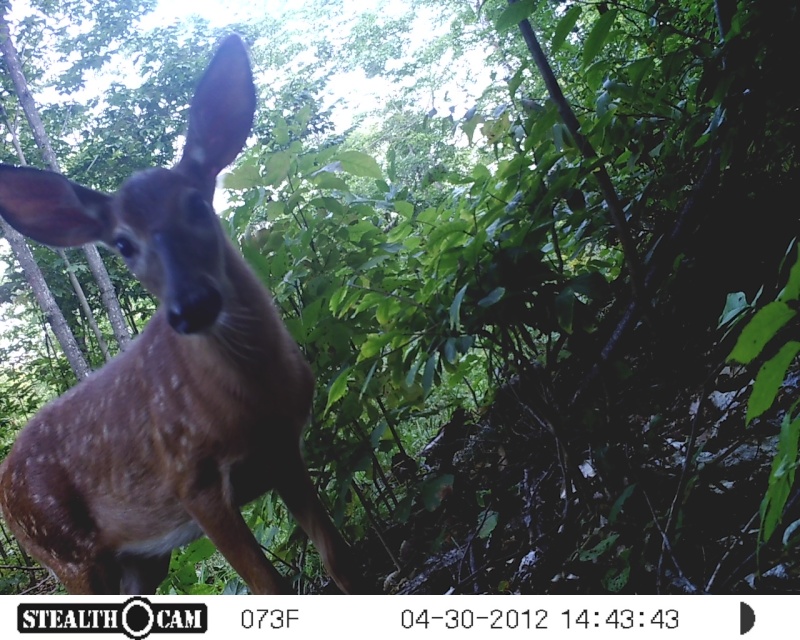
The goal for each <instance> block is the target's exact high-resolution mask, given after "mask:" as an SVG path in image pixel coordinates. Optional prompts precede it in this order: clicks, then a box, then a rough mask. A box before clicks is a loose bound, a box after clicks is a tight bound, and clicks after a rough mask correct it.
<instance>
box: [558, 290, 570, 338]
mask: <svg viewBox="0 0 800 640" xmlns="http://www.w3.org/2000/svg"><path fill="white" fill-rule="evenodd" d="M555 307H556V318H558V325H559V326H560V327H561V328H562V329H563V330H564V331H566V332H567V333H572V322H573V319H574V317H575V293H574V292H573V291H572V289H570V288H569V287H567V288H566V289H564V291H562V292H561V293H559V294H558V296H556V301H555Z"/></svg>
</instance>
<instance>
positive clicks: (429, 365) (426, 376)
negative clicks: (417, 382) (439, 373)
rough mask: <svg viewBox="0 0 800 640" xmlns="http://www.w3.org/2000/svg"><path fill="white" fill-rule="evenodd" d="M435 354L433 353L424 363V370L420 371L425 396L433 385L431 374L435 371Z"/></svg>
mask: <svg viewBox="0 0 800 640" xmlns="http://www.w3.org/2000/svg"><path fill="white" fill-rule="evenodd" d="M436 356H437V354H435V353H434V354H433V355H432V356H431V357H430V358H428V361H427V362H426V363H425V371H424V372H423V373H422V391H423V393H424V394H425V395H426V396H427V395H428V394H429V393H430V391H431V387H433V374H434V373H435V372H436Z"/></svg>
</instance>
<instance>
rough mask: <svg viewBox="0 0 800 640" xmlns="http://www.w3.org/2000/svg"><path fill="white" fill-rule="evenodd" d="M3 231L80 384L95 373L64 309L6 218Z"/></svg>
mask: <svg viewBox="0 0 800 640" xmlns="http://www.w3.org/2000/svg"><path fill="white" fill-rule="evenodd" d="M0 228H2V230H3V234H4V235H5V237H6V239H7V240H8V244H10V245H11V250H12V251H13V252H14V255H15V256H16V257H17V261H18V262H19V264H20V266H21V267H22V272H23V273H24V274H25V279H26V280H27V281H28V284H29V285H30V287H31V290H32V291H33V295H34V296H35V298H36V302H38V303H39V306H40V307H41V308H42V312H43V313H44V316H45V318H46V319H47V322H48V323H50V326H51V327H52V328H53V333H54V334H55V335H56V338H57V339H58V342H59V344H60V345H61V348H62V349H63V350H64V355H66V356H67V361H68V362H69V366H70V367H72V370H73V371H74V372H75V375H76V376H77V378H78V380H81V379H82V378H85V377H86V376H88V375H89V374H90V373H91V369H89V365H88V364H87V363H86V359H85V358H84V357H83V354H82V353H81V350H80V347H78V343H77V342H76V340H75V336H74V335H72V331H70V328H69V325H68V324H67V320H66V318H65V317H64V314H63V313H61V309H59V307H58V304H56V300H55V298H54V297H53V294H52V293H51V292H50V288H49V287H48V286H47V282H45V280H44V276H43V275H42V271H41V269H39V265H38V264H36V260H34V258H33V254H32V253H31V250H30V247H28V245H27V244H26V243H25V239H24V238H23V237H22V235H20V234H19V233H17V232H16V231H15V230H14V229H12V228H11V226H10V225H9V224H8V223H7V222H6V221H5V220H3V219H2V218H0Z"/></svg>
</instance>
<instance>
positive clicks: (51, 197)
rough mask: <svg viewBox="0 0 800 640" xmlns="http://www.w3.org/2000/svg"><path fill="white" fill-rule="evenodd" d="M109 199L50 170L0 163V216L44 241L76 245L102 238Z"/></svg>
mask: <svg viewBox="0 0 800 640" xmlns="http://www.w3.org/2000/svg"><path fill="white" fill-rule="evenodd" d="M110 201H111V198H110V197H109V196H107V195H105V194H104V193H100V192H98V191H92V190H91V189H87V188H86V187H82V186H80V185H78V184H75V183H74V182H71V181H69V180H67V179H66V178H65V177H64V176H62V175H60V174H58V173H53V172H52V171H41V170H39V169H32V168H30V167H12V166H9V165H0V215H2V216H3V218H5V219H6V221H7V222H8V223H9V224H10V225H11V226H12V227H14V228H15V229H16V230H17V231H19V232H20V233H21V234H22V235H24V236H27V237H29V238H32V239H34V240H36V241H38V242H42V243H44V244H49V245H51V246H54V247H77V246H80V245H82V244H87V243H89V242H96V241H98V240H104V239H105V237H106V233H107V230H108V226H109V217H110V215H109V213H110Z"/></svg>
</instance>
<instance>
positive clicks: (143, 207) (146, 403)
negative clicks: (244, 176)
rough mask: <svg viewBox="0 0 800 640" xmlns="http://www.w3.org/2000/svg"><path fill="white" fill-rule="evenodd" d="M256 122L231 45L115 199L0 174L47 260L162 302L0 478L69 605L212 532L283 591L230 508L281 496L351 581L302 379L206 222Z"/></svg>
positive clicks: (260, 290) (266, 299) (7, 199)
mask: <svg viewBox="0 0 800 640" xmlns="http://www.w3.org/2000/svg"><path fill="white" fill-rule="evenodd" d="M255 108H256V91H255V87H254V83H253V76H252V71H251V67H250V61H249V56H248V53H247V49H246V48H245V45H244V43H243V42H242V40H241V39H240V37H239V36H237V35H231V36H229V37H227V38H226V39H225V40H223V41H222V43H221V44H220V45H219V47H218V49H217V51H216V53H215V55H214V57H213V58H212V60H211V62H210V63H209V65H208V67H207V68H206V71H205V73H204V74H203V76H202V77H201V79H200V81H199V83H198V85H197V87H196V90H195V93H194V97H193V98H192V100H191V104H190V107H189V116H188V129H187V133H186V141H185V146H184V149H183V152H182V155H181V157H180V160H179V161H178V162H177V164H176V165H175V166H173V167H172V168H170V169H166V168H157V167H153V168H149V169H146V170H143V171H141V172H138V173H134V174H133V175H132V176H131V177H129V178H128V179H127V180H126V181H125V182H123V184H122V186H121V187H120V188H119V190H118V191H117V192H116V193H114V194H111V195H109V194H106V193H101V192H99V191H95V190H92V189H90V188H88V187H84V186H81V185H79V184H77V183H74V182H72V181H70V180H69V179H67V178H66V177H64V176H63V175H61V174H58V173H53V172H49V171H45V170H39V169H35V168H31V167H14V166H9V165H1V166H0V215H2V216H3V217H4V218H5V219H6V220H7V221H8V223H9V224H10V225H11V226H12V227H14V228H15V229H16V230H17V231H19V232H20V233H22V234H23V235H25V236H27V237H29V238H31V239H33V240H35V241H38V242H40V243H43V244H45V245H50V246H54V247H75V246H80V245H83V244H86V243H90V242H100V243H103V244H105V245H107V246H109V247H110V248H112V249H113V250H115V251H116V252H117V253H118V254H119V255H120V256H121V257H122V259H123V260H124V262H125V263H126V265H127V267H128V268H129V270H130V271H131V272H132V274H133V275H134V276H135V277H136V278H138V279H139V280H140V281H141V282H142V284H143V285H144V286H145V287H146V289H147V290H148V291H149V292H151V293H152V294H153V295H154V296H155V297H156V299H157V300H158V302H159V304H158V308H157V310H156V312H155V314H154V315H153V317H152V318H151V319H150V320H149V322H148V323H147V325H146V326H145V328H144V330H143V331H142V332H141V333H140V335H138V336H137V337H136V338H135V339H134V340H133V341H132V343H131V345H130V346H129V347H128V348H127V349H126V350H125V351H123V352H122V353H120V354H118V355H117V356H116V357H115V358H113V359H111V360H110V361H109V362H108V363H106V364H105V366H103V367H102V368H101V369H99V370H98V371H96V372H94V373H92V374H91V375H90V376H88V377H87V378H85V379H84V380H82V381H81V382H79V383H78V384H77V385H76V386H74V387H72V388H71V389H70V390H68V391H67V392H66V393H64V394H63V395H62V396H60V397H58V398H56V399H55V400H53V401H52V402H51V403H49V404H47V405H45V407H44V408H42V409H41V410H40V411H39V412H38V413H37V414H36V415H35V416H34V417H33V418H32V419H31V420H30V421H29V422H28V424H27V425H26V426H25V427H24V428H23V429H22V430H21V431H20V433H19V435H18V437H17V438H16V441H15V443H14V444H13V446H12V448H11V451H10V452H9V455H8V456H7V457H6V459H5V460H4V461H3V463H2V466H0V506H1V507H2V513H3V516H4V518H5V521H6V523H7V524H8V526H9V528H10V529H11V531H12V532H13V534H14V535H15V537H16V539H17V540H18V542H19V543H20V545H21V547H22V548H24V549H25V550H27V552H28V553H29V554H30V555H31V556H33V557H34V558H35V559H37V560H38V561H39V562H40V563H41V564H42V565H43V566H44V567H46V568H48V569H49V570H50V571H51V572H52V573H54V574H55V576H56V577H57V578H58V580H59V581H60V582H61V583H62V584H63V586H64V588H65V589H66V590H67V591H68V592H69V593H72V594H153V593H155V591H156V589H157V587H158V586H159V585H160V584H161V583H162V582H163V580H164V579H165V578H166V577H167V573H168V567H169V560H170V554H171V552H172V550H173V549H175V548H178V547H180V546H182V545H185V544H187V543H189V542H191V541H193V540H195V539H197V538H199V537H201V536H202V535H206V536H207V537H208V538H209V539H210V540H211V541H212V542H213V543H214V545H216V548H217V549H218V550H219V551H220V552H221V553H222V555H223V556H224V557H225V559H226V560H227V561H228V562H229V563H230V565H231V567H232V568H233V569H234V571H236V572H237V573H238V575H239V576H240V577H241V578H242V579H243V580H244V582H245V583H246V584H247V586H248V588H249V590H250V592H251V593H254V594H280V593H292V589H291V585H290V583H289V582H288V580H287V579H286V578H284V577H283V576H282V575H281V573H280V572H279V571H278V570H277V569H276V568H275V567H274V566H273V564H272V563H271V562H270V561H269V560H268V559H267V557H266V556H265V554H264V552H263V550H262V548H261V546H260V544H259V543H258V541H257V540H256V538H255V536H254V535H253V533H252V532H251V530H250V529H249V527H248V526H247V523H246V522H245V520H244V518H243V516H242V513H241V510H240V509H241V507H242V506H243V505H245V504H247V503H249V502H252V501H253V500H255V499H256V498H258V497H259V496H262V495H263V494H265V493H266V492H267V491H269V490H275V491H277V493H278V495H279V496H280V497H281V499H282V500H283V501H284V503H285V504H286V506H287V508H288V510H289V512H290V513H291V514H292V515H293V517H294V518H295V520H296V521H297V523H298V524H299V525H300V527H301V528H302V529H303V530H304V531H305V532H306V534H307V535H308V536H309V538H310V539H311V541H312V543H313V544H314V546H315V547H316V548H317V550H318V552H319V554H320V557H321V559H322V562H323V564H324V566H325V568H326V570H327V571H328V573H329V574H330V576H331V577H332V578H333V580H334V581H335V583H336V585H337V586H338V587H339V589H341V591H343V592H344V593H354V592H356V590H357V584H359V582H360V579H359V577H358V575H357V573H356V570H355V564H354V561H353V554H352V551H351V549H350V547H349V545H348V544H347V543H346V542H345V540H344V538H343V537H342V535H341V534H340V532H339V531H338V530H337V528H336V527H335V525H334V524H333V522H332V520H331V518H330V517H329V516H328V513H327V512H326V510H325V507H324V506H323V504H322V502H321V501H320V498H319V496H318V494H317V490H316V487H315V486H314V483H313V481H312V479H311V477H310V475H309V472H308V468H307V466H306V464H305V462H304V459H303V455H302V452H301V440H302V437H303V431H304V428H305V425H306V423H307V422H308V420H309V416H310V413H311V405H312V396H313V389H314V377H313V374H312V371H311V367H310V366H309V364H308V363H307V361H306V360H305V358H304V356H303V354H302V352H301V350H300V348H299V347H298V345H297V343H296V342H295V341H294V340H293V339H292V337H291V336H290V334H289V332H288V330H287V329H286V327H285V325H284V323H283V321H282V320H281V318H280V316H279V313H278V311H277V308H276V304H275V302H274V300H273V298H272V297H271V295H270V294H269V293H268V291H267V289H266V288H265V287H264V285H262V283H261V282H260V280H259V279H258V277H257V276H256V275H255V273H254V272H253V271H252V270H251V269H250V267H249V266H248V265H247V263H246V262H245V261H244V259H243V258H242V256H241V255H240V253H239V252H238V251H237V250H236V248H235V247H234V245H233V244H232V243H231V241H229V240H228V238H227V236H226V234H225V232H224V231H223V228H222V225H221V223H220V221H219V218H218V217H217V215H216V213H215V212H214V209H213V208H212V200H213V196H214V191H215V187H216V180H217V177H218V174H219V173H220V171H221V170H222V169H223V168H225V167H227V166H228V165H230V164H231V163H232V162H233V161H234V160H235V159H236V157H237V156H238V155H239V154H240V152H241V151H242V149H243V148H244V146H245V144H246V141H247V138H248V136H249V135H250V132H251V129H252V125H253V119H254V114H255Z"/></svg>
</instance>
